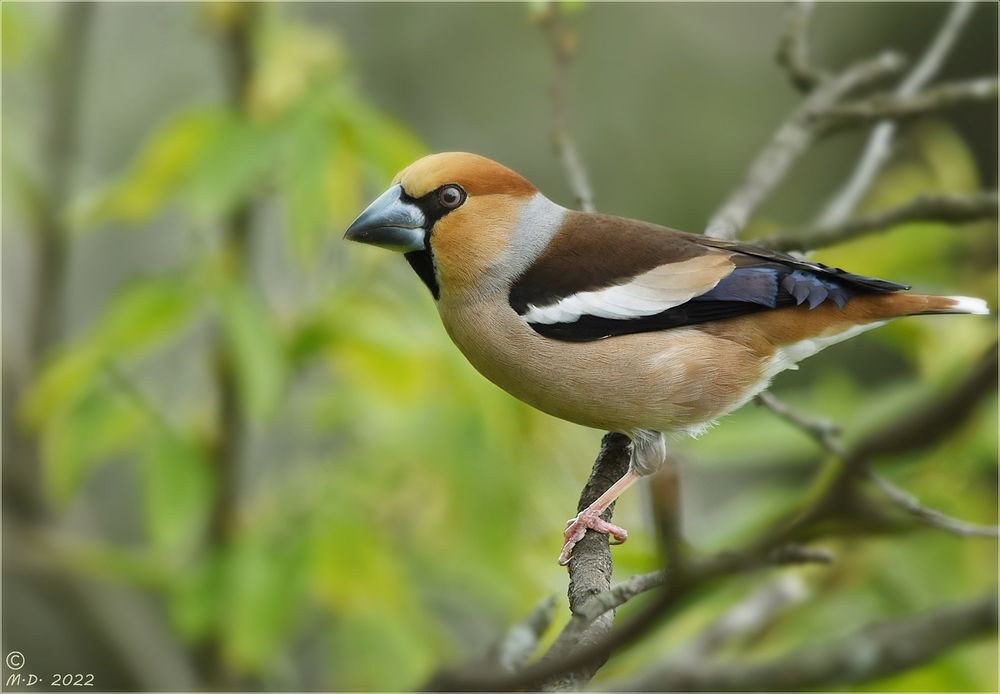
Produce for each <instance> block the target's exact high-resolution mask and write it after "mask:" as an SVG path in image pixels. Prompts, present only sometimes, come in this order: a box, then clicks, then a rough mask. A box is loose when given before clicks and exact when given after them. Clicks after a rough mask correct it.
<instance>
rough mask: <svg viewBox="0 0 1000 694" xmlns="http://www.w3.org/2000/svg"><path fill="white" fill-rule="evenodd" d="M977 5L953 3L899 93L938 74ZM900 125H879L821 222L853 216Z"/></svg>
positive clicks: (911, 90)
mask: <svg viewBox="0 0 1000 694" xmlns="http://www.w3.org/2000/svg"><path fill="white" fill-rule="evenodd" d="M975 5H976V3H974V2H958V3H955V4H954V5H953V6H952V9H951V11H950V12H949V13H948V16H947V17H946V18H945V20H944V22H943V23H942V24H941V28H940V29H938V32H937V35H936V36H935V37H934V40H933V41H932V42H931V44H930V46H928V48H927V50H926V51H924V54H923V55H922V56H921V57H920V60H918V61H917V63H916V64H915V65H914V66H913V69H912V70H910V72H909V74H907V76H906V77H905V78H904V79H903V81H902V82H900V84H899V87H897V88H896V92H895V93H896V96H901V97H905V96H909V95H912V94H915V93H916V92H917V91H919V90H920V89H922V88H923V87H924V86H925V85H926V84H928V83H929V82H930V81H931V80H932V79H933V78H934V76H935V75H936V74H937V73H938V71H939V70H940V69H941V66H942V65H943V64H944V62H945V60H946V59H947V58H948V55H949V54H950V53H951V51H952V48H954V46H955V44H956V43H957V41H958V38H959V36H961V34H962V30H963V29H964V28H965V25H966V24H967V23H968V21H969V18H970V17H971V16H972V13H973V11H974V10H975ZM896 129H897V125H896V123H894V122H893V121H891V120H887V121H882V122H880V123H879V124H878V125H876V126H875V129H874V130H873V131H872V134H871V135H870V136H869V137H868V142H867V144H866V145H865V149H864V152H863V153H862V155H861V157H860V158H859V159H858V163H857V165H856V166H855V167H854V171H853V172H852V173H851V175H850V176H849V177H848V179H847V183H845V184H844V187H843V188H841V190H840V191H839V192H838V193H837V194H836V195H835V196H833V198H831V199H830V202H828V203H827V205H826V207H825V208H824V209H823V212H822V213H821V214H820V215H819V217H818V218H817V223H818V224H819V225H821V226H825V225H830V224H839V223H841V222H843V221H844V220H845V219H847V218H848V217H850V215H851V213H852V212H854V209H855V208H856V207H857V206H858V203H859V202H860V201H861V198H862V197H864V194H865V192H867V190H868V189H869V188H870V187H871V184H872V182H874V180H875V177H876V176H878V173H879V171H881V170H882V167H883V166H884V165H885V163H886V162H887V161H888V160H889V155H890V153H891V151H892V141H893V138H894V137H895V135H896Z"/></svg>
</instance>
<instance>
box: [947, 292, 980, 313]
mask: <svg viewBox="0 0 1000 694" xmlns="http://www.w3.org/2000/svg"><path fill="white" fill-rule="evenodd" d="M948 298H949V299H951V300H952V301H954V302H955V304H954V306H952V307H951V308H952V310H953V311H955V312H957V313H974V314H976V315H979V316H988V315H989V314H990V309H989V307H988V306H987V305H986V302H985V301H983V300H982V299H977V298H975V297H972V296H949V297H948Z"/></svg>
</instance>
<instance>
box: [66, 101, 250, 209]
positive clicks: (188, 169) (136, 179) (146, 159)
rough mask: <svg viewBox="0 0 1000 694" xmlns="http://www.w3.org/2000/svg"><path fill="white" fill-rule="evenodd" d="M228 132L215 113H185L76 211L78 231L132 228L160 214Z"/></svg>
mask: <svg viewBox="0 0 1000 694" xmlns="http://www.w3.org/2000/svg"><path fill="white" fill-rule="evenodd" d="M232 127H233V125H232V117H231V116H230V115H229V114H227V113H226V112H225V111H223V110H221V109H218V108H203V109H196V110H192V111H186V112H184V113H181V114H178V115H176V116H174V117H172V118H170V119H168V120H167V121H166V123H164V124H163V125H162V126H161V127H160V128H159V129H157V130H156V131H155V132H154V133H153V134H152V135H151V136H150V137H149V139H148V140H147V142H146V144H145V145H144V146H143V148H142V150H141V151H140V152H139V155H138V156H137V157H136V159H135V161H134V162H133V163H132V165H131V166H130V167H129V170H128V171H127V172H126V173H125V175H124V176H122V177H121V179H120V180H119V181H118V182H117V183H115V184H113V185H112V186H111V187H109V188H107V189H105V190H104V191H102V192H100V193H99V194H98V195H97V196H96V198H93V199H91V200H90V201H86V202H84V203H83V204H82V205H80V206H79V210H78V212H77V214H76V217H77V221H78V222H79V224H78V226H81V227H86V226H90V225H94V224H97V223H100V222H108V221H121V222H126V223H130V224H137V223H139V222H143V221H145V220H146V219H149V218H150V217H152V216H153V215H154V214H156V213H158V212H160V211H161V210H162V209H163V208H164V207H165V206H166V205H167V204H169V203H170V202H171V201H172V200H173V199H174V198H175V196H176V194H177V192H178V189H179V188H180V186H181V185H182V184H183V183H184V182H185V181H187V180H188V178H189V177H190V176H191V175H192V172H193V171H194V170H195V169H196V168H197V167H198V166H199V165H200V162H201V160H202V158H203V157H204V156H205V152H206V149H209V147H210V145H212V143H214V142H216V141H217V140H218V139H219V138H220V137H221V136H222V134H223V133H224V132H226V131H228V130H229V129H231V128H232Z"/></svg>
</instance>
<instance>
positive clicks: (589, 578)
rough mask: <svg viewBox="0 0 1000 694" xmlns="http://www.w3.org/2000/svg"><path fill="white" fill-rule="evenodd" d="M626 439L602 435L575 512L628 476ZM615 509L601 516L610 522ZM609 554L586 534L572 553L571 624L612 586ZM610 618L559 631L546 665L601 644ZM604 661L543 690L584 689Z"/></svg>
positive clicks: (602, 542)
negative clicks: (595, 458) (598, 449)
mask: <svg viewBox="0 0 1000 694" xmlns="http://www.w3.org/2000/svg"><path fill="white" fill-rule="evenodd" d="M629 443H630V442H629V439H628V437H627V436H624V435H622V434H612V433H609V434H605V435H604V438H603V440H602V441H601V452H600V453H599V454H598V456H597V460H596V461H595V462H594V468H593V470H592V471H591V473H590V479H589V480H587V484H586V485H585V486H584V488H583V491H582V492H581V493H580V502H579V504H578V505H577V510H578V511H582V510H583V509H585V508H587V507H588V506H589V505H590V504H592V503H593V502H594V501H595V500H597V498H598V497H599V496H600V495H601V494H603V493H604V492H605V491H606V490H607V489H608V488H609V487H610V486H611V485H612V484H614V483H615V482H616V481H618V479H620V478H621V476H622V475H624V474H625V473H626V472H627V471H628V466H629V457H630V448H629ZM613 513H614V504H612V505H611V506H610V507H609V508H608V510H607V511H605V512H604V513H603V514H601V517H602V518H604V519H605V520H609V521H610V520H611V516H612V514H613ZM611 573H612V563H611V550H610V549H609V547H608V536H607V535H602V534H601V533H596V532H594V531H592V530H588V531H587V534H586V535H584V537H583V539H582V540H580V542H578V543H577V545H576V547H574V548H573V556H572V558H571V559H570V563H569V608H570V611H571V612H572V613H573V614H574V619H573V620H571V622H570V623H574V622H577V623H578V624H579V621H578V620H577V619H576V617H575V615H576V614H578V613H579V612H580V611H581V610H583V609H586V606H587V604H588V602H589V601H590V600H591V597H592V596H593V595H595V594H600V593H603V592H605V591H607V590H608V589H609V588H610V587H611ZM613 619H614V614H612V613H610V612H609V611H607V610H605V611H604V612H603V613H602V614H601V615H597V616H596V617H594V618H591V619H588V620H587V621H586V622H584V623H582V624H581V625H580V626H581V628H578V629H572V630H569V629H563V631H562V633H560V635H559V638H558V639H556V641H555V643H553V644H552V647H551V648H550V649H549V651H548V652H547V653H546V654H545V658H544V659H545V660H554V659H555V660H558V659H560V658H562V657H564V656H565V655H566V654H567V653H569V652H570V651H572V650H574V649H576V648H578V647H579V646H581V645H591V644H594V643H597V642H599V641H602V640H603V639H604V638H605V637H606V636H607V635H608V632H610V631H611V626H612V621H613ZM605 660H606V658H596V659H594V660H593V661H592V662H590V663H587V664H585V665H584V666H582V667H580V668H578V669H576V670H573V671H570V672H567V673H564V674H559V675H558V676H556V677H553V678H551V679H549V680H547V681H546V682H544V683H543V688H544V689H557V690H563V689H574V690H578V689H580V688H582V687H583V686H585V685H586V684H587V682H589V681H590V679H591V678H592V677H593V676H594V674H595V673H596V672H597V670H598V669H599V668H600V667H601V666H602V665H603V664H604V661H605Z"/></svg>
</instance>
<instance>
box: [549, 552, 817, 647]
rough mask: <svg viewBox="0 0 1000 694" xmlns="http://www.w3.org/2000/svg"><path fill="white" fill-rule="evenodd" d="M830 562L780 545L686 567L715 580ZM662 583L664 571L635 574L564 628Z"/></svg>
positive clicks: (593, 600)
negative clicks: (782, 567) (767, 569)
mask: <svg viewBox="0 0 1000 694" xmlns="http://www.w3.org/2000/svg"><path fill="white" fill-rule="evenodd" d="M832 561H833V555H831V554H830V553H829V552H827V551H826V550H823V549H818V548H816V547H808V546H805V545H783V546H781V547H777V548H775V549H773V550H771V551H769V552H765V553H762V554H760V555H754V554H741V555H734V554H733V553H731V552H727V553H724V554H720V555H718V556H716V557H709V558H706V559H700V560H699V559H694V560H692V561H691V563H690V569H691V571H693V572H694V573H696V574H698V575H699V576H715V575H722V574H734V573H741V572H744V571H752V570H754V569H760V568H764V567H766V566H788V565H792V564H829V563H830V562H832ZM666 582H667V572H666V571H664V570H660V571H650V572H648V573H644V574H636V575H635V576H632V577H631V578H628V579H626V580H624V581H622V582H621V583H618V584H616V585H614V586H613V587H612V588H610V589H609V590H606V591H604V592H603V593H598V594H596V595H594V596H593V597H591V598H590V599H589V600H588V601H587V602H586V603H585V604H584V605H583V607H582V608H581V609H580V610H578V611H577V612H576V613H575V614H574V618H573V620H571V621H570V623H569V624H567V625H566V628H567V629H569V628H576V626H575V625H574V622H578V623H582V624H586V623H588V622H590V621H593V620H594V619H597V618H598V617H600V616H601V615H602V614H604V613H605V612H607V611H608V610H614V609H617V608H618V607H621V606H622V605H624V604H625V603H627V602H628V601H629V600H631V599H632V598H634V597H636V596H637V595H641V594H643V593H646V592H648V591H650V590H653V589H654V588H659V587H660V586H662V585H664V584H665V583H666Z"/></svg>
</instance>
